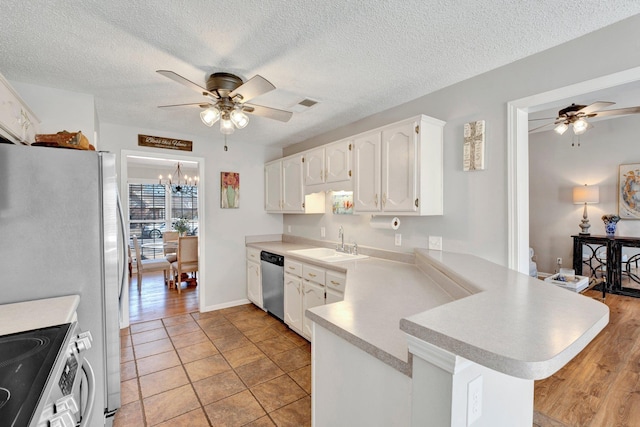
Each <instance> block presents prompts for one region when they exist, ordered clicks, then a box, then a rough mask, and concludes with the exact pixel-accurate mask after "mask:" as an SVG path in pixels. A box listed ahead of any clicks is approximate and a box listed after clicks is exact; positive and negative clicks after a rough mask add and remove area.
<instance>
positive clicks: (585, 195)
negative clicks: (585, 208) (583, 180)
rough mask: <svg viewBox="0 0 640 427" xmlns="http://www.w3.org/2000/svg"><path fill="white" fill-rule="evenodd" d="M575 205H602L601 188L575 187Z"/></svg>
mask: <svg viewBox="0 0 640 427" xmlns="http://www.w3.org/2000/svg"><path fill="white" fill-rule="evenodd" d="M573 203H575V204H576V205H579V204H582V203H589V204H592V203H600V187H598V186H597V185H587V184H585V185H581V186H578V187H573Z"/></svg>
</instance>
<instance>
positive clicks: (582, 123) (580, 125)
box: [573, 118, 589, 135]
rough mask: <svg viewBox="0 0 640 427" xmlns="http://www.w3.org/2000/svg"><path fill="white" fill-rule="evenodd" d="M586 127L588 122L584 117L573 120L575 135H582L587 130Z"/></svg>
mask: <svg viewBox="0 0 640 427" xmlns="http://www.w3.org/2000/svg"><path fill="white" fill-rule="evenodd" d="M588 127H589V123H587V121H586V120H585V119H583V118H579V119H578V120H576V121H575V122H573V133H575V134H576V135H582V134H583V133H585V132H586V131H587V128H588Z"/></svg>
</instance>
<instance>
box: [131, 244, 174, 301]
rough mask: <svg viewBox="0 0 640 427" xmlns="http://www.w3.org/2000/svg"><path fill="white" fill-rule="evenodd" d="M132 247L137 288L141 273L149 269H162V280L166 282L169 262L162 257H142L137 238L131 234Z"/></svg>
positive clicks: (140, 285)
mask: <svg viewBox="0 0 640 427" xmlns="http://www.w3.org/2000/svg"><path fill="white" fill-rule="evenodd" d="M133 247H134V248H135V251H136V267H137V270H138V271H137V274H138V290H140V288H141V287H142V274H143V273H147V272H151V271H162V272H163V273H164V282H165V283H168V280H169V273H170V271H171V264H170V263H169V261H167V260H166V259H164V258H160V259H142V254H141V253H140V245H139V244H138V238H137V237H136V236H133Z"/></svg>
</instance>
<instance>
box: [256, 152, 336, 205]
mask: <svg viewBox="0 0 640 427" xmlns="http://www.w3.org/2000/svg"><path fill="white" fill-rule="evenodd" d="M302 166H303V163H302V154H296V155H293V156H289V157H285V158H284V159H280V160H276V161H273V162H269V163H267V164H265V166H264V208H265V210H266V211H267V212H278V213H324V195H323V194H317V195H310V196H305V195H304V190H303V175H302V172H303V167H302Z"/></svg>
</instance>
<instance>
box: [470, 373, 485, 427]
mask: <svg viewBox="0 0 640 427" xmlns="http://www.w3.org/2000/svg"><path fill="white" fill-rule="evenodd" d="M480 416H482V375H480V376H479V377H477V378H475V379H473V380H471V381H470V382H469V384H467V426H470V425H471V424H473V423H474V422H476V421H478V420H479V419H480Z"/></svg>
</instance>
